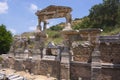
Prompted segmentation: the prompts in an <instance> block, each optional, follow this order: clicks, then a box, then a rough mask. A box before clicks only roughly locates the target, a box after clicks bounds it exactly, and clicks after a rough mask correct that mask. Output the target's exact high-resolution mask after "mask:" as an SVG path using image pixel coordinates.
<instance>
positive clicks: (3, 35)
mask: <svg viewBox="0 0 120 80" xmlns="http://www.w3.org/2000/svg"><path fill="white" fill-rule="evenodd" d="M11 42H12V34H11V32H10V31H7V30H6V27H5V25H0V54H3V53H7V52H8V51H9V49H10V45H11Z"/></svg>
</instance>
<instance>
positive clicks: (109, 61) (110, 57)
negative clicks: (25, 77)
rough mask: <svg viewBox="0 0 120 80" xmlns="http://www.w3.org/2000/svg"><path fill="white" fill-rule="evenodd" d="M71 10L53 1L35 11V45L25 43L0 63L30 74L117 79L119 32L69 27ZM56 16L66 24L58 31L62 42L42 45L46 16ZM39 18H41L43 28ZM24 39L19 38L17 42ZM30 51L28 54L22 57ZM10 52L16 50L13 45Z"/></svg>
mask: <svg viewBox="0 0 120 80" xmlns="http://www.w3.org/2000/svg"><path fill="white" fill-rule="evenodd" d="M71 11H72V9H71V8H69V7H64V6H54V5H52V6H48V7H47V8H45V9H43V10H41V11H37V12H36V15H37V16H38V26H37V30H36V32H35V39H34V40H33V41H34V44H35V47H34V48H33V49H28V51H24V50H26V49H27V48H28V47H25V49H24V50H23V52H21V53H22V56H21V58H18V57H16V56H10V55H9V57H8V58H7V59H6V60H4V62H3V63H4V64H3V67H9V68H13V69H15V70H20V71H25V70H28V71H29V72H30V73H33V74H41V75H47V74H50V76H53V77H55V78H57V80H62V79H65V80H120V77H119V75H120V60H119V59H120V54H119V53H120V36H119V35H115V36H100V33H101V29H84V30H79V31H75V30H72V28H71V15H70V12H71ZM59 17H65V18H66V26H65V28H64V29H63V30H62V31H61V34H62V35H63V40H64V41H63V44H64V45H63V46H56V45H54V44H53V43H50V44H48V47H47V48H45V46H44V44H45V40H46V38H47V34H46V30H45V29H46V25H47V22H46V20H47V19H51V18H59ZM41 22H44V25H43V30H42V29H41V28H42V26H41ZM24 41H26V40H24ZM24 41H21V39H20V42H24ZM18 42H19V41H18ZM21 44H22V43H21ZM36 45H37V46H36ZM21 48H24V47H21ZM29 50H30V51H29ZM34 50H35V51H34ZM37 50H38V51H37ZM12 51H13V52H12ZM30 52H31V54H32V55H30V57H25V58H23V56H24V55H27V53H28V54H30ZM37 53H38V54H37ZM10 54H16V52H14V49H12V50H11V51H10ZM17 55H18V56H19V54H17Z"/></svg>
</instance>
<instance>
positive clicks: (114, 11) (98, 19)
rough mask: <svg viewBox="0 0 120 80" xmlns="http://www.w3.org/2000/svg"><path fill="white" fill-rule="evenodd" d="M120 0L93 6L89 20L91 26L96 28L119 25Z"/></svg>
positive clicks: (107, 1)
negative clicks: (119, 10)
mask: <svg viewBox="0 0 120 80" xmlns="http://www.w3.org/2000/svg"><path fill="white" fill-rule="evenodd" d="M119 5H120V0H103V3H101V4H98V5H95V6H93V7H92V8H91V9H90V14H89V18H90V21H91V25H92V26H93V27H96V28H103V29H104V28H105V27H111V30H112V28H114V26H115V25H116V24H117V23H118V22H117V18H118V9H119Z"/></svg>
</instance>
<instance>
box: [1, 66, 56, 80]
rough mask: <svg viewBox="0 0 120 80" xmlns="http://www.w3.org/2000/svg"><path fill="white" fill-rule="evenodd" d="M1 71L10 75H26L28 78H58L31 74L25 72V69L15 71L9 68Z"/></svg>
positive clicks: (53, 79) (32, 79) (41, 79)
mask: <svg viewBox="0 0 120 80" xmlns="http://www.w3.org/2000/svg"><path fill="white" fill-rule="evenodd" d="M0 72H1V73H5V74H6V75H10V74H15V75H20V76H22V77H25V78H26V79H27V80H56V79H55V78H53V77H47V76H43V75H34V74H29V73H28V72H25V71H15V70H13V69H9V68H7V69H1V70H0Z"/></svg>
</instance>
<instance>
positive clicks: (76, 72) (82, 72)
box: [70, 62, 91, 80]
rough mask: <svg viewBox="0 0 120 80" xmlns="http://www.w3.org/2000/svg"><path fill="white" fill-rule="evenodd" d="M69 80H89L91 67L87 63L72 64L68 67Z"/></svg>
mask: <svg viewBox="0 0 120 80" xmlns="http://www.w3.org/2000/svg"><path fill="white" fill-rule="evenodd" d="M70 77H71V80H79V79H78V78H81V79H82V80H91V79H90V78H91V66H90V64H89V63H79V62H78V63H77V62H72V63H71V65H70Z"/></svg>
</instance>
